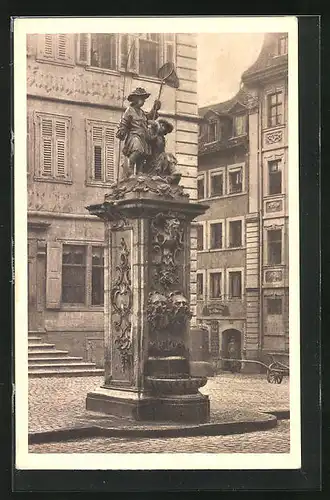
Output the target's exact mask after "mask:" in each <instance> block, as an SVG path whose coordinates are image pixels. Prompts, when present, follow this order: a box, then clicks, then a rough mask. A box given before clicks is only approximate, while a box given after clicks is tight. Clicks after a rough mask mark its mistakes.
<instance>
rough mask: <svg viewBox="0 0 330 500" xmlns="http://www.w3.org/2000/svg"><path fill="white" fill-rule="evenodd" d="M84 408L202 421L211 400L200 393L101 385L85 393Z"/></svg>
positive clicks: (127, 415) (133, 416)
mask: <svg viewBox="0 0 330 500" xmlns="http://www.w3.org/2000/svg"><path fill="white" fill-rule="evenodd" d="M86 409H87V410H90V411H96V412H100V413H105V414H108V415H114V416H118V417H124V418H129V419H132V420H137V421H141V420H142V421H143V420H144V421H158V422H195V423H205V422H208V421H209V418H210V401H209V398H208V396H204V395H203V394H201V393H197V394H188V395H177V396H158V397H154V396H150V395H147V394H144V393H137V392H131V391H123V390H113V389H107V388H102V387H100V388H99V389H95V391H93V392H90V393H88V394H87V399H86Z"/></svg>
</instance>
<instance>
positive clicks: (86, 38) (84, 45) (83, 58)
mask: <svg viewBox="0 0 330 500" xmlns="http://www.w3.org/2000/svg"><path fill="white" fill-rule="evenodd" d="M77 43H78V46H77V64H83V65H88V66H89V65H90V58H91V36H90V33H79V34H78V42H77Z"/></svg>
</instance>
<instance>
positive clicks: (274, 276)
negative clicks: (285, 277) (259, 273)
mask: <svg viewBox="0 0 330 500" xmlns="http://www.w3.org/2000/svg"><path fill="white" fill-rule="evenodd" d="M265 274H266V275H265V278H266V281H267V282H268V283H269V282H276V281H282V271H266V273H265Z"/></svg>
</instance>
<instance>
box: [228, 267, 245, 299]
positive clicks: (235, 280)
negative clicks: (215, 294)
mask: <svg viewBox="0 0 330 500" xmlns="http://www.w3.org/2000/svg"><path fill="white" fill-rule="evenodd" d="M229 297H230V298H233V299H240V298H241V297H242V273H241V271H231V272H229Z"/></svg>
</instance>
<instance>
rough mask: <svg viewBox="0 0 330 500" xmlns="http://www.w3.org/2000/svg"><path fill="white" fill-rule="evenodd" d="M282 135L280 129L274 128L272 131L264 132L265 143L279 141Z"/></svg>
mask: <svg viewBox="0 0 330 500" xmlns="http://www.w3.org/2000/svg"><path fill="white" fill-rule="evenodd" d="M282 137H283V132H282V130H276V131H274V132H270V133H268V134H266V136H265V141H266V144H275V143H276V142H280V141H281V140H282Z"/></svg>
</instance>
